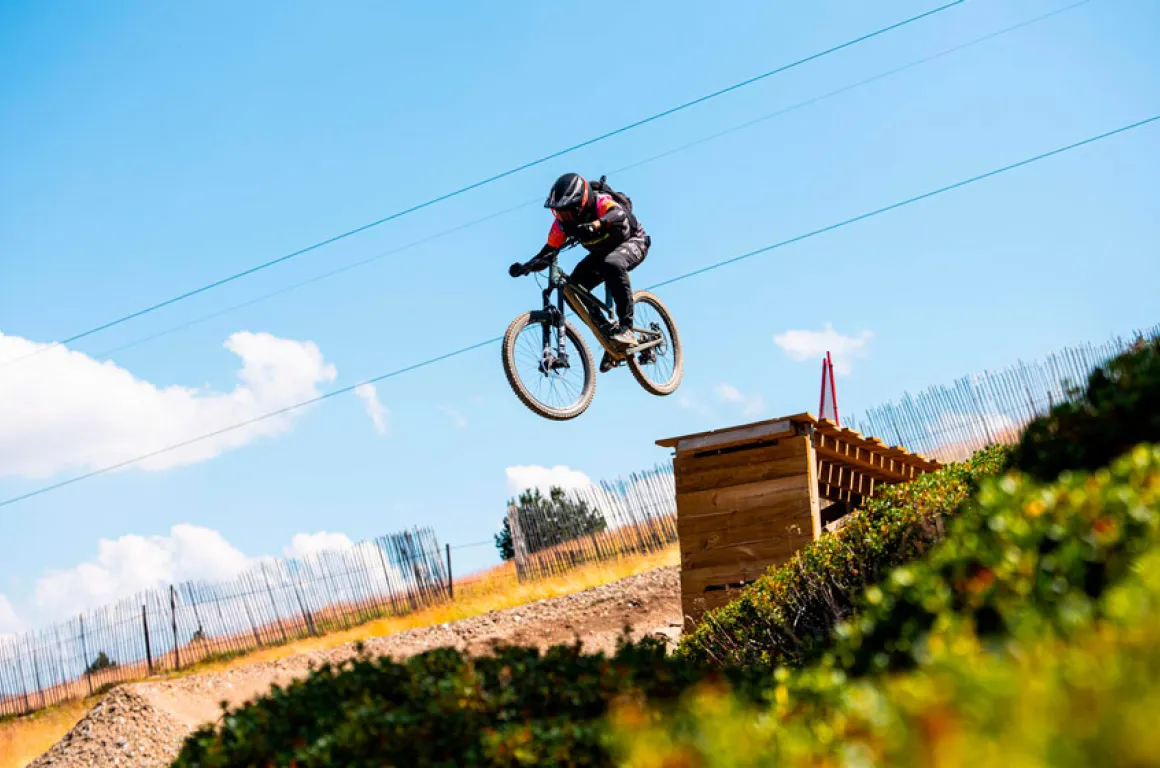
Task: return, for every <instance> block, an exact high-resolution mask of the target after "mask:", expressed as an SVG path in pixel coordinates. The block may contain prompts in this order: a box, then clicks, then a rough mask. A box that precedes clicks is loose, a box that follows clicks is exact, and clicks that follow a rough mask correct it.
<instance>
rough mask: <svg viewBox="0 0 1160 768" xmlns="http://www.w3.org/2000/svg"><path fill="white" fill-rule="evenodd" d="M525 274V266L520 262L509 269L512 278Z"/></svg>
mask: <svg viewBox="0 0 1160 768" xmlns="http://www.w3.org/2000/svg"><path fill="white" fill-rule="evenodd" d="M523 273H524V265H523V264H520V263H519V262H518V261H517V262H516V263H515V264H512V265H511V266H510V267H508V274H509V275H511V276H512V277H519V276H520V275H522V274H523Z"/></svg>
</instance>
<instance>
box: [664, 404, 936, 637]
mask: <svg viewBox="0 0 1160 768" xmlns="http://www.w3.org/2000/svg"><path fill="white" fill-rule="evenodd" d="M657 445H660V446H663V447H666V448H672V449H673V450H674V451H675V455H674V457H673V470H674V472H673V474H674V478H675V481H676V494H677V531H678V534H679V537H680V547H681V604H682V608H683V612H684V615H685V622H686V629H687V628H688V627H689V625H690V622H691V624H693V625H695V624H696V623H698V622H699V621H700V620H701V617H702V616H703V615H704V613H705V611H707V610H710V609H713V608H717V607H719V606H722V605H725V604H726V603H728V602H729V601H730V600H732V599H734V598H735V597H736V593H737V590H739V589H740V588H741V587H743V586H744V585H746V584H748V583H750V582H752V581H754V580H755V579H757V578H758V577H759V576H761V575H762V574H763V573H765V572H766V571H767V570H768V569H769V568H770V567H771V566H776V565H780V564H782V563H784V562H786V561H787V560H789V559H790V557H791V556H793V554H794V553H795V552H797V550H798V549H800V548H801V547H802V546H804V545H805V544H807V543H809V542H810V541H813V540H814V539H817V538H818V537H820V536H821V535H822V534H823V533H824V532H825V531H826V530H827V529H831V528H834V527H837V526H840V525H841V522H842V518H843V516H844V515H845V514H847V513H848V512H849V511H850V510H852V509H854V508H855V507H857V506H858V505H859V504H861V503H862V501H863V500H864V499H867V498H870V497H872V496H873V495H874V493H875V491H876V490H877V489H879V488H881V487H882V486H884V485H892V484H895V483H901V482H906V481H908V480H911V479H913V478H915V477H917V476H919V475H921V474H924V473H926V472H931V471H934V470H936V469H938V468H939V466H940V464H939V463H938V462H937V461H932V460H930V459H927V458H925V457H923V456H920V455H918V454H915V453H911V452H909V451H907V450H906V449H905V448H901V447H898V446H887V445H885V444H884V443H883V442H882V441H881V440H879V439H877V438H873V437H865V436H863V435H861V434H860V433H858V432H855V431H854V430H851V429H845V428H842V427H838V426H837V425H836V424H834V423H833V422H831V421H828V420H825V419H822V420H819V419H815V418H814V417H813V416H812V415H810V414H808V413H802V414H798V415H795V416H786V417H783V418H780V419H771V420H768V421H759V422H756V423H753V424H743V425H741V426H736V427H729V428H726V429H717V430H713V431H710V432H701V433H698V434H694V435H685V436H683V437H673V438H667V439H664V440H658V441H657Z"/></svg>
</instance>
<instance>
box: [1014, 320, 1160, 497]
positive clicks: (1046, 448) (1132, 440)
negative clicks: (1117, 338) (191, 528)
mask: <svg viewBox="0 0 1160 768" xmlns="http://www.w3.org/2000/svg"><path fill="white" fill-rule="evenodd" d="M1073 395H1074V399H1072V400H1070V401H1068V402H1065V403H1061V404H1060V405H1057V406H1056V407H1055V408H1053V409H1052V410H1051V413H1049V414H1048V415H1047V416H1043V417H1041V418H1038V419H1036V420H1034V421H1032V422H1031V423H1030V424H1029V425H1028V426H1027V429H1026V431H1025V432H1024V434H1023V438H1022V440H1021V441H1020V443H1019V445H1018V447H1017V448H1016V449H1015V452H1014V455H1013V457H1012V466H1013V467H1014V468H1016V469H1019V470H1020V471H1022V472H1024V473H1026V474H1029V475H1032V476H1034V477H1037V478H1040V479H1043V480H1050V479H1052V478H1054V477H1056V476H1057V475H1059V473H1060V472H1062V471H1064V470H1067V469H1086V470H1091V469H1096V468H1098V467H1102V466H1105V465H1107V464H1108V462H1110V461H1111V460H1112V459H1114V458H1115V457H1117V456H1119V455H1120V454H1122V453H1124V452H1125V451H1127V450H1128V449H1129V448H1131V447H1132V446H1134V445H1137V444H1139V443H1156V442H1160V338H1157V339H1153V340H1152V341H1151V342H1141V343H1139V344H1138V345H1137V348H1136V349H1134V350H1133V351H1130V352H1127V353H1125V354H1123V355H1120V356H1119V357H1117V358H1115V359H1114V360H1112V361H1110V362H1109V363H1107V364H1106V365H1104V366H1102V367H1100V368H1097V369H1096V370H1095V371H1093V372H1092V374H1091V375H1090V376H1089V377H1088V382H1087V387H1086V389H1084V390H1083V391H1082V392H1078V391H1077V392H1075V393H1073Z"/></svg>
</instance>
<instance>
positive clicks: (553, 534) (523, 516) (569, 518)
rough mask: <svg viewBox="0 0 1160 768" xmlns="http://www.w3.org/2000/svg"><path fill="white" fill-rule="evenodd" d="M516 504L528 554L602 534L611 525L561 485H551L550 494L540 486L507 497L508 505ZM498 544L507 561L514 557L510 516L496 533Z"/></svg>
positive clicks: (595, 510)
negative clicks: (518, 494)
mask: <svg viewBox="0 0 1160 768" xmlns="http://www.w3.org/2000/svg"><path fill="white" fill-rule="evenodd" d="M513 506H514V507H515V508H516V510H517V514H519V515H520V522H521V525H522V526H523V528H524V530H525V531H526V532H527V536H526V538H527V541H526V545H527V548H528V553H529V554H531V553H533V552H538V551H540V550H542V549H548V548H549V547H554V546H556V545H557V544H560V543H562V542H565V541H568V540H570V539H575V538H579V537H580V536H587V535H590V534H593V533H600V532H601V531H603V530H605V529H606V528H607V527H608V523H607V521H605V519H604V515H602V514H600V510H599V509H596V508H594V507H590V506H589V505H588V502H586V501H584V500H574V499H570V498H569V497H568V495H567V494H566V493H565V492H564V489H563V488H560V487H559V486H552V487H551V488H550V489H549V490H548V496H547V497H545V496H544V495H543V494H542V493H540V490H539V489H538V488H529V489H528V490H526V491H524V492H523V493H521V494H520V496H519V498H518V499H509V500H508V508H509V509H510V508H511V507H513ZM495 546H496V549H498V550H499V553H500V557H502V558H503V559H504V560H511V559H512V558H514V557H515V546H514V542H513V540H512V530H511V521H510V520H509V519H508V518H507V517H505V518H504V521H503V528H502V529H501V530H500V532H499V533H497V534H496V535H495Z"/></svg>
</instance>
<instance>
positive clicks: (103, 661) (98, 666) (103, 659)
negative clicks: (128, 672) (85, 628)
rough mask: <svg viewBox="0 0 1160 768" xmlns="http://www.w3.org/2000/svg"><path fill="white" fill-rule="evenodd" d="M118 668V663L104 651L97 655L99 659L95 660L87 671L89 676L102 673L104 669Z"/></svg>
mask: <svg viewBox="0 0 1160 768" xmlns="http://www.w3.org/2000/svg"><path fill="white" fill-rule="evenodd" d="M116 666H117V662H115V661H113V660H112V659H110V658H109V655H108V654H107V653H105V652H104V651H101V652H100V653H98V654H97V658H95V659H93V663H92V664H90V665H89V667H88V669H86V670H85V672H87V673H88V674H90V675H91V674H93V673H95V672H100V671H101V670H102V669H113V668H114V667H116Z"/></svg>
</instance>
